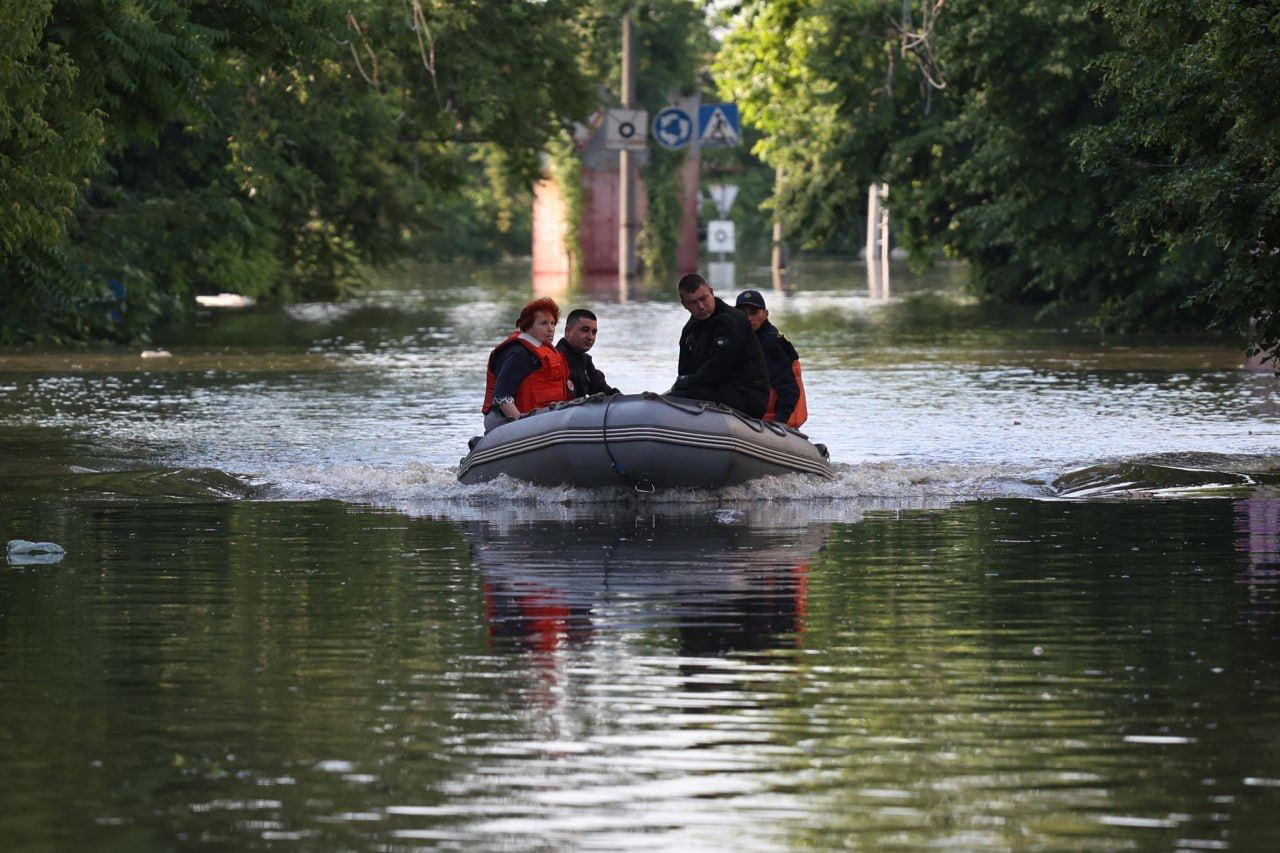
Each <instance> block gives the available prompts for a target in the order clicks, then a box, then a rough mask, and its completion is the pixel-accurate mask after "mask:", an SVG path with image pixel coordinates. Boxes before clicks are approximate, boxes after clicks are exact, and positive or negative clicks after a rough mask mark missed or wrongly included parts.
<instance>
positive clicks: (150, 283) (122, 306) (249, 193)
mask: <svg viewBox="0 0 1280 853" xmlns="http://www.w3.org/2000/svg"><path fill="white" fill-rule="evenodd" d="M10 5H13V4H10ZM588 11H589V6H588V4H587V3H586V2H585V0H547V2H544V3H507V2H499V1H498V0H480V1H479V2H474V3H467V4H452V3H445V2H438V0H437V2H422V0H399V2H395V0H357V2H346V3H341V4H339V3H336V2H334V0H195V2H176V0H148V2H140V0H112V2H101V0H53V2H44V3H34V4H27V7H25V9H24V14H22V15H16V16H9V15H7V14H6V16H5V19H4V22H3V23H2V24H0V27H3V29H0V35H4V36H6V38H5V39H4V46H3V47H0V105H3V106H2V107H0V168H3V172H0V181H3V189H4V192H5V197H4V204H3V209H4V213H2V214H0V217H3V218H0V240H2V241H3V243H2V245H3V250H4V255H3V258H0V267H2V268H3V270H2V271H3V274H4V285H3V289H0V317H2V318H3V325H0V340H7V341H20V340H29V339H46V340H48V339H53V340H69V339H75V338H84V337H90V336H109V337H117V338H122V339H123V338H136V337H142V336H145V333H146V330H147V329H148V328H149V327H150V326H151V325H153V324H154V322H155V321H156V320H157V319H159V318H160V317H161V316H163V315H166V314H172V313H175V312H180V311H182V310H184V309H185V306H187V305H189V304H190V302H191V299H190V297H191V294H192V293H195V292H204V291H215V292H216V291H220V290H233V291H237V292H241V293H248V294H252V295H257V296H263V297H267V298H280V299H286V298H292V297H297V296H304V295H309V296H314V295H327V294H333V293H335V292H337V291H339V290H340V289H341V288H342V287H344V286H345V285H347V284H350V283H352V282H354V281H356V280H358V279H359V277H360V274H361V270H362V269H363V268H364V267H365V266H366V265H370V264H380V263H386V262H389V261H391V260H394V259H396V258H399V257H402V256H404V255H405V254H406V253H408V252H410V251H413V250H414V249H418V248H422V247H423V246H424V245H430V242H431V238H432V235H442V234H448V233H451V232H453V233H458V232H459V228H458V223H457V221H456V220H457V217H458V215H459V212H460V209H461V208H462V202H461V201H460V200H461V199H462V198H463V197H464V196H466V195H467V194H471V195H472V196H473V197H474V195H475V187H476V184H477V182H480V183H481V184H482V185H484V186H487V187H489V188H490V189H489V191H487V192H485V193H482V195H483V196H484V198H485V199H486V201H487V202H489V203H488V204H486V205H484V206H483V207H482V208H481V209H480V210H481V211H483V212H484V213H486V214H491V215H492V216H493V217H495V224H496V225H497V227H498V229H499V230H500V229H501V228H502V227H504V225H505V227H506V228H508V229H510V227H511V226H512V224H513V223H515V222H518V219H519V217H518V214H515V213H513V209H512V204H513V199H514V198H515V197H516V196H517V195H518V194H519V192H520V191H521V189H520V188H521V187H527V186H528V185H529V184H530V183H531V181H532V180H533V178H534V177H535V176H536V175H537V173H538V171H539V169H540V163H539V154H540V152H541V151H543V150H544V149H546V148H547V146H548V144H549V142H550V141H551V140H552V139H554V138H557V137H558V136H559V135H560V134H561V133H562V131H563V128H564V127H565V125H566V123H567V122H568V121H570V120H572V119H573V118H578V117H582V116H584V115H585V114H586V113H587V112H588V111H589V110H590V109H591V108H592V107H593V106H594V100H595V81H596V75H594V73H589V69H588V67H587V66H586V65H585V63H584V62H583V53H584V51H583V49H582V48H583V45H584V42H589V41H590V39H591V38H592V35H593V34H592V32H591V31H590V28H589V24H590V18H589V16H588V15H587V12H588ZM466 210H467V213H468V214H470V215H471V217H472V219H474V217H475V216H476V215H479V214H477V213H476V210H475V208H474V207H471V208H467V209H466ZM462 230H464V231H465V229H462Z"/></svg>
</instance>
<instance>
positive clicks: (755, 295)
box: [733, 290, 765, 308]
mask: <svg viewBox="0 0 1280 853" xmlns="http://www.w3.org/2000/svg"><path fill="white" fill-rule="evenodd" d="M743 305H752V306H754V307H756V308H764V307H765V305H764V297H763V296H761V295H760V291H758V290H744V291H742V292H741V293H739V294H738V301H737V302H735V303H733V307H735V308H741V307H742V306H743Z"/></svg>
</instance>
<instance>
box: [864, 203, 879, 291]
mask: <svg viewBox="0 0 1280 853" xmlns="http://www.w3.org/2000/svg"><path fill="white" fill-rule="evenodd" d="M879 228H880V185H879V184H878V183H874V184H872V185H871V186H870V188H868V190H867V296H869V297H870V298H872V299H877V298H879V296H880V286H879V282H878V281H877V278H878V276H877V275H876V235H877V234H878V233H879Z"/></svg>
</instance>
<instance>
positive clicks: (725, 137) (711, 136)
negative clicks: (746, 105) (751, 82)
mask: <svg viewBox="0 0 1280 853" xmlns="http://www.w3.org/2000/svg"><path fill="white" fill-rule="evenodd" d="M698 141H699V143H700V144H701V145H702V146H703V147H704V148H708V147H714V146H717V145H726V146H727V145H737V144H738V143H740V142H741V141H742V125H741V124H740V123H739V121H738V105H737V104H703V105H702V106H700V107H698Z"/></svg>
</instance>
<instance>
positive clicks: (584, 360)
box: [556, 308, 622, 397]
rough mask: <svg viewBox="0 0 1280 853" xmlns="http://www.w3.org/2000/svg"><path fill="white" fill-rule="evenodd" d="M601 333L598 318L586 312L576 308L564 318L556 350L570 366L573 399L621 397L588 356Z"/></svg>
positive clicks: (584, 309) (583, 309)
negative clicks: (616, 395)
mask: <svg viewBox="0 0 1280 853" xmlns="http://www.w3.org/2000/svg"><path fill="white" fill-rule="evenodd" d="M598 333H599V326H598V325H597V321H596V315H595V314H592V313H591V312H590V311H588V310H587V309H586V308H575V309H573V310H572V311H570V312H569V316H568V317H566V318H565V321H564V337H563V338H561V339H560V342H559V343H558V344H556V349H558V350H560V352H561V353H563V354H564V359H565V361H567V362H569V381H570V382H572V383H573V396H574V397H587V396H589V395H591V394H620V393H622V392H620V391H619V390H618V389H617V388H612V387H610V386H609V383H608V382H606V381H605V379H604V373H603V372H602V371H600V370H597V369H596V365H595V362H593V361H592V360H591V356H589V355H587V350H589V349H591V348H592V347H593V346H595V344H596V335H597V334H598Z"/></svg>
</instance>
